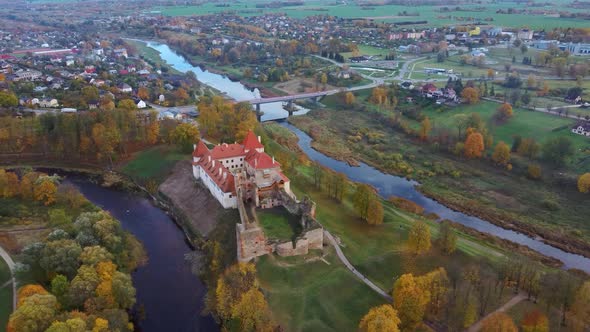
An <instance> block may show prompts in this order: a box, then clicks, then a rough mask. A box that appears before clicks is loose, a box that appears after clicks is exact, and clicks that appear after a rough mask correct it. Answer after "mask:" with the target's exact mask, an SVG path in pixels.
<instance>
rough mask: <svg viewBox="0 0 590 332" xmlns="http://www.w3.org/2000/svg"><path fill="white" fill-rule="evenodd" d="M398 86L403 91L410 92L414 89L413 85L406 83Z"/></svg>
mask: <svg viewBox="0 0 590 332" xmlns="http://www.w3.org/2000/svg"><path fill="white" fill-rule="evenodd" d="M399 86H400V87H401V88H402V89H404V90H412V89H413V88H414V84H412V82H408V81H406V82H402V83H400V85H399Z"/></svg>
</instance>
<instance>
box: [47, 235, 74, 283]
mask: <svg viewBox="0 0 590 332" xmlns="http://www.w3.org/2000/svg"><path fill="white" fill-rule="evenodd" d="M81 253H82V247H80V245H79V244H78V243H77V242H76V241H74V240H69V239H64V240H58V241H50V242H47V244H46V245H45V247H44V248H43V250H42V252H41V259H40V260H39V264H40V265H41V267H42V268H43V269H44V270H45V271H46V272H47V274H48V275H52V274H54V273H60V274H63V275H66V276H68V277H69V278H72V277H74V275H75V274H76V269H78V257H80V254H81Z"/></svg>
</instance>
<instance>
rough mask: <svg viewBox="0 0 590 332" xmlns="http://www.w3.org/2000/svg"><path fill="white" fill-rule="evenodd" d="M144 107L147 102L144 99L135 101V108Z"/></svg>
mask: <svg viewBox="0 0 590 332" xmlns="http://www.w3.org/2000/svg"><path fill="white" fill-rule="evenodd" d="M146 107H147V104H146V103H145V101H143V100H139V101H138V102H137V108H139V109H142V108H146Z"/></svg>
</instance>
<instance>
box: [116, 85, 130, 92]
mask: <svg viewBox="0 0 590 332" xmlns="http://www.w3.org/2000/svg"><path fill="white" fill-rule="evenodd" d="M117 89H119V92H123V93H131V92H132V91H133V89H132V88H131V86H130V85H129V84H127V83H121V84H119V85H117Z"/></svg>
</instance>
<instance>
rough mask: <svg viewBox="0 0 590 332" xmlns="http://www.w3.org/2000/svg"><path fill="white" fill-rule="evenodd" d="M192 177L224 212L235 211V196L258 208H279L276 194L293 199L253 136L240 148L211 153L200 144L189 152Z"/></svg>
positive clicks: (222, 148) (217, 149)
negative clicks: (217, 202) (191, 156)
mask: <svg viewBox="0 0 590 332" xmlns="http://www.w3.org/2000/svg"><path fill="white" fill-rule="evenodd" d="M193 175H194V177H195V178H196V179H200V180H201V181H202V182H203V184H204V185H205V186H206V187H207V188H208V189H209V191H210V192H211V194H212V195H213V196H214V197H215V198H216V199H217V200H218V201H219V203H221V205H222V206H223V207H224V208H226V209H227V208H237V196H240V197H242V199H244V200H245V201H246V200H248V201H251V202H253V203H255V204H256V206H258V207H262V208H268V207H273V206H277V205H281V195H280V194H278V191H280V190H284V191H285V192H286V193H287V194H288V195H289V196H291V197H294V195H293V193H292V192H291V188H290V182H289V178H287V177H286V176H285V175H284V174H283V173H282V172H281V165H280V164H279V163H278V162H277V161H275V159H274V157H271V156H269V155H268V154H266V153H265V152H264V146H263V145H262V143H261V142H260V137H256V135H254V133H253V132H249V133H248V134H247V135H246V138H245V139H244V141H243V142H242V144H238V143H234V144H226V143H223V144H220V145H217V146H215V147H214V148H213V149H209V148H207V146H206V145H205V144H204V143H203V142H202V141H200V142H199V143H198V144H197V145H196V146H195V149H194V151H193ZM238 194H240V195H238Z"/></svg>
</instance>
